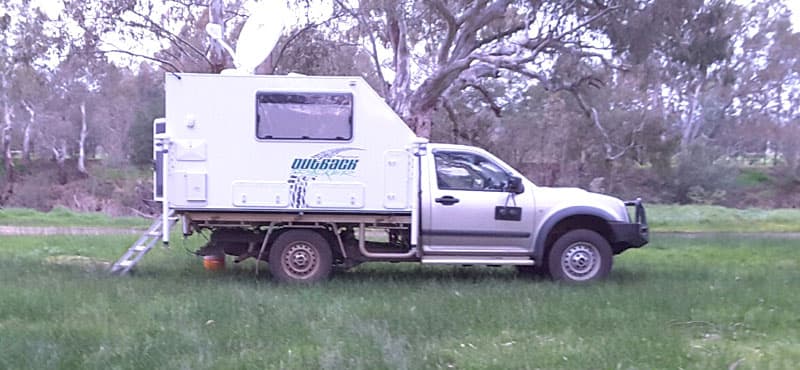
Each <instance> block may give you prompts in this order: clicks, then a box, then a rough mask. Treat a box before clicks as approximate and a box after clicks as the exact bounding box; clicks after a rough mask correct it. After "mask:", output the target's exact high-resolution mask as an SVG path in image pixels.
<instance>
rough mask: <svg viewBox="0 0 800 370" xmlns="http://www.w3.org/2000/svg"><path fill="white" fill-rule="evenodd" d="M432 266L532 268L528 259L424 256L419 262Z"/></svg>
mask: <svg viewBox="0 0 800 370" xmlns="http://www.w3.org/2000/svg"><path fill="white" fill-rule="evenodd" d="M420 262H422V263H425V264H432V265H523V266H533V264H534V262H533V260H532V259H530V258H529V257H482V256H424V257H422V260H421V261H420Z"/></svg>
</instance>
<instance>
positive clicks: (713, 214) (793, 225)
mask: <svg viewBox="0 0 800 370" xmlns="http://www.w3.org/2000/svg"><path fill="white" fill-rule="evenodd" d="M645 206H646V209H647V220H648V222H649V223H650V227H651V229H652V230H653V231H656V232H659V231H660V232H800V209H758V208H749V209H735V208H725V207H720V206H706V205H660V204H646V205H645Z"/></svg>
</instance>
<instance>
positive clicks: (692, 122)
mask: <svg viewBox="0 0 800 370" xmlns="http://www.w3.org/2000/svg"><path fill="white" fill-rule="evenodd" d="M705 82H706V74H705V72H703V74H702V75H701V76H700V78H699V81H698V82H697V86H696V87H695V89H694V93H693V94H692V96H691V102H690V103H689V112H688V113H687V117H686V120H685V121H684V122H683V127H681V149H687V148H688V147H689V144H691V143H692V142H693V141H694V139H696V138H697V136H698V134H699V133H700V129H701V127H702V125H703V120H702V119H701V118H700V117H698V118H695V115H696V114H697V110H698V107H699V105H700V93H701V92H702V90H703V85H705Z"/></svg>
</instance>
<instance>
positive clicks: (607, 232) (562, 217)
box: [533, 206, 613, 263]
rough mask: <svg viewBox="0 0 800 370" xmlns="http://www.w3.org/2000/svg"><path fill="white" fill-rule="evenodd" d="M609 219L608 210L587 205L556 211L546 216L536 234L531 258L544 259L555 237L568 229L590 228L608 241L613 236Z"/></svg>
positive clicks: (610, 217)
mask: <svg viewBox="0 0 800 370" xmlns="http://www.w3.org/2000/svg"><path fill="white" fill-rule="evenodd" d="M610 219H613V217H612V216H611V214H609V213H608V212H605V211H603V210H602V209H599V208H594V207H588V206H575V207H569V208H564V209H561V210H559V211H556V212H555V213H553V214H551V215H550V216H548V218H547V220H546V221H545V222H544V223H543V224H542V226H541V227H540V228H539V232H538V233H537V234H536V238H535V239H534V245H533V259H534V260H535V261H544V258H546V257H547V252H548V250H549V249H550V248H551V247H552V246H553V243H555V241H556V239H558V237H559V236H561V235H563V234H564V233H566V232H567V231H570V230H575V229H588V230H592V231H595V232H597V233H598V234H600V235H601V236H603V238H605V239H606V240H607V241H609V243H610V240H611V238H612V237H613V231H612V230H611V226H610V225H609V223H608V220H610ZM537 263H538V262H537Z"/></svg>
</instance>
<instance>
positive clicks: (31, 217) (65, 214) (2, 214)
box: [0, 207, 151, 227]
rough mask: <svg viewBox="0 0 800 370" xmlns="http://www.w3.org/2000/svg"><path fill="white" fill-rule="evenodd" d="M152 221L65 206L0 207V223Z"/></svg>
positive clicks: (141, 224) (130, 223) (129, 224)
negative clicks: (48, 208)
mask: <svg viewBox="0 0 800 370" xmlns="http://www.w3.org/2000/svg"><path fill="white" fill-rule="evenodd" d="M150 222H151V221H150V220H147V219H144V218H141V217H109V216H107V215H105V214H103V213H99V212H96V213H88V212H73V211H70V210H68V209H66V208H63V207H56V208H53V210H52V211H50V212H39V211H36V210H32V209H25V208H3V209H0V225H13V226H56V227H67V226H84V227H146V226H147V225H149V224H150Z"/></svg>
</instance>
